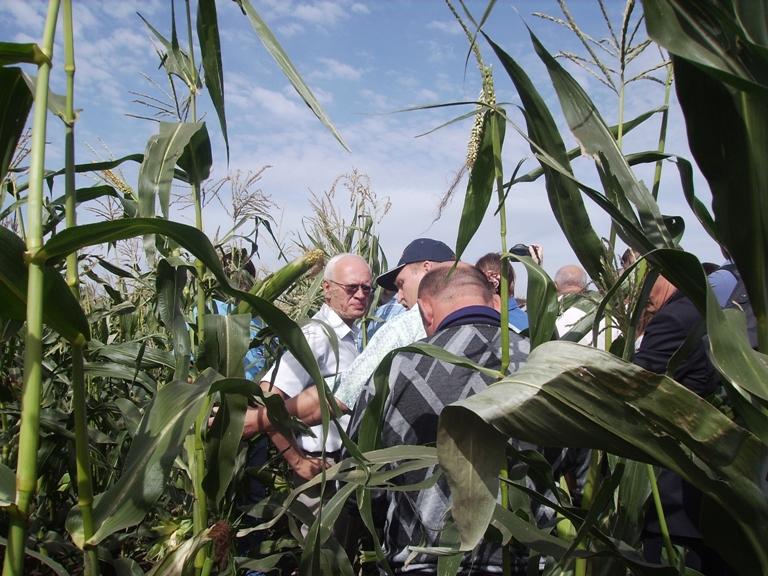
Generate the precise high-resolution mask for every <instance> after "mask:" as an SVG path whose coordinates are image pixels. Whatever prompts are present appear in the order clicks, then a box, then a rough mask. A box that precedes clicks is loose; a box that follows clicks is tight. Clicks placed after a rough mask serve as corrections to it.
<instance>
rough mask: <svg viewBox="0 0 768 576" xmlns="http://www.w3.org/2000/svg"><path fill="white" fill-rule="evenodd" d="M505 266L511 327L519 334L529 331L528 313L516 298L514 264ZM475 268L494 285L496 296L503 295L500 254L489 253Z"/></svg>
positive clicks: (509, 263) (506, 262)
mask: <svg viewBox="0 0 768 576" xmlns="http://www.w3.org/2000/svg"><path fill="white" fill-rule="evenodd" d="M504 266H506V268H507V278H508V279H509V281H508V285H509V291H508V294H509V298H508V301H507V310H509V325H510V326H511V327H512V328H514V330H515V331H516V332H517V333H518V334H519V333H521V332H523V330H528V313H527V312H525V310H523V309H521V308H520V305H519V304H518V302H517V298H515V270H514V268H512V263H511V262H510V261H509V260H506V261H505V263H504ZM475 267H476V268H477V269H478V270H480V272H482V273H483V274H485V277H486V278H488V281H489V282H490V283H491V284H492V285H493V287H494V289H495V291H496V294H497V295H500V294H501V267H502V260H501V255H500V254H499V253H498V252H489V253H488V254H486V255H485V256H482V257H481V258H480V259H479V260H478V261H477V263H476V264H475Z"/></svg>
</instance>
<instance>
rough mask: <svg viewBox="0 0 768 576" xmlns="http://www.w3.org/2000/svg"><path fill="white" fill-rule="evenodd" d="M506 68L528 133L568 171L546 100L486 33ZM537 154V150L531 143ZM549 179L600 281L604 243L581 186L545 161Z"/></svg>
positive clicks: (569, 235) (562, 217) (565, 222)
mask: <svg viewBox="0 0 768 576" xmlns="http://www.w3.org/2000/svg"><path fill="white" fill-rule="evenodd" d="M486 40H487V41H488V43H489V44H490V45H491V48H493V50H494V52H495V53H496V56H497V57H498V58H499V60H501V63H502V65H503V66H504V69H505V70H506V71H507V74H509V77H510V78H511V79H512V81H513V82H514V83H515V87H516V88H517V93H518V94H519V95H520V99H521V100H522V103H523V108H524V114H525V121H526V124H527V126H528V135H529V137H530V138H531V140H533V141H534V142H536V144H537V145H538V146H540V147H541V148H543V149H544V150H546V151H547V153H549V154H550V155H551V156H552V157H553V158H556V159H557V160H558V161H559V163H560V164H561V165H562V166H563V167H564V168H565V169H567V170H570V162H569V160H570V156H569V154H568V152H566V149H565V144H564V143H563V139H562V137H561V136H560V132H559V131H558V129H557V126H556V124H555V120H554V118H552V115H551V114H550V112H549V109H548V108H547V106H546V104H545V103H544V99H543V98H542V97H541V96H540V95H539V93H538V91H537V90H536V88H535V87H534V85H533V83H532V82H531V80H530V78H529V77H528V75H527V74H526V73H525V71H524V70H523V69H522V67H521V66H519V65H518V64H517V62H515V60H513V59H512V57H510V56H509V54H507V53H506V52H505V51H504V50H502V49H501V47H499V46H498V45H497V44H495V43H494V42H493V41H492V40H491V39H490V38H488V37H487V36H486ZM531 149H532V150H533V152H534V153H535V152H536V151H537V150H536V149H535V148H534V147H533V146H531ZM542 170H543V172H544V176H545V179H546V189H547V197H548V198H549V204H550V206H551V208H552V212H553V213H554V215H555V218H556V219H557V222H558V223H559V224H560V228H561V229H562V231H563V234H564V235H565V238H566V240H568V243H569V244H570V245H571V247H572V248H573V251H574V253H575V254H576V257H577V258H578V259H579V262H581V264H582V266H584V269H585V270H586V271H587V274H589V276H590V277H591V278H594V279H595V280H598V279H600V278H603V277H604V276H605V270H604V264H603V262H604V252H605V250H604V249H603V244H602V242H601V241H600V238H599V237H598V236H597V234H596V233H595V231H594V230H593V228H592V224H591V222H590V219H589V215H588V214H587V210H586V208H585V206H584V202H583V200H582V199H581V194H580V193H579V190H578V187H577V186H576V184H574V183H573V182H572V181H571V180H569V179H567V178H564V177H563V176H562V175H560V174H559V173H558V172H557V171H555V170H552V169H551V168H549V167H547V166H546V165H545V164H542Z"/></svg>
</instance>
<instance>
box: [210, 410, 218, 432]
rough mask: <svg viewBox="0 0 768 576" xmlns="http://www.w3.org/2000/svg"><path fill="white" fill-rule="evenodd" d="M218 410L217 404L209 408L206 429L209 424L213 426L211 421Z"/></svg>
mask: <svg viewBox="0 0 768 576" xmlns="http://www.w3.org/2000/svg"><path fill="white" fill-rule="evenodd" d="M218 412H219V407H218V406H214V407H213V408H211V415H210V416H208V429H210V428H211V426H213V421H214V420H215V418H216V414H218Z"/></svg>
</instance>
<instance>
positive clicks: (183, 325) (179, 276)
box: [155, 259, 192, 380]
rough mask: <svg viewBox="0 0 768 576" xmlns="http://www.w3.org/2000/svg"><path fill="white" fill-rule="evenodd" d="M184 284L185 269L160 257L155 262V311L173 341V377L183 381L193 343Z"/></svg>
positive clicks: (185, 377)
mask: <svg viewBox="0 0 768 576" xmlns="http://www.w3.org/2000/svg"><path fill="white" fill-rule="evenodd" d="M186 284H187V270H186V268H184V267H181V266H179V267H178V268H176V267H173V266H171V265H170V264H169V263H168V261H167V260H165V259H162V260H160V262H158V264H157V276H156V280H155V286H156V290H157V312H158V314H159V316H160V320H161V321H162V323H163V325H164V326H165V329H166V331H167V333H168V335H169V336H170V337H171V343H172V344H173V354H174V357H175V359H176V367H175V368H176V370H175V372H174V380H186V379H187V374H188V373H189V361H190V358H191V357H192V342H191V340H190V337H189V328H188V326H187V320H186V318H185V317H184V287H185V286H186Z"/></svg>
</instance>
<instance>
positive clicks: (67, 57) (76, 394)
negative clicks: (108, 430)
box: [63, 0, 99, 576]
mask: <svg viewBox="0 0 768 576" xmlns="http://www.w3.org/2000/svg"><path fill="white" fill-rule="evenodd" d="M63 7H64V13H63V17H64V26H63V29H64V71H65V73H66V77H67V96H66V109H65V118H66V120H65V141H64V157H65V160H64V161H65V174H64V186H65V195H66V196H65V197H66V202H65V216H66V224H67V228H72V227H74V226H76V225H77V212H76V210H77V203H76V201H75V105H74V94H75V47H74V34H73V29H72V0H64V3H63ZM79 283H80V278H79V274H78V268H77V252H73V253H72V254H70V255H69V256H67V285H68V286H69V289H70V290H71V291H72V293H73V294H74V296H75V298H77V299H78V300H79V299H80V288H79ZM71 354H72V411H73V412H74V420H75V462H76V470H77V503H78V506H79V508H80V514H81V516H82V519H83V540H84V541H85V542H87V541H88V539H89V538H90V537H91V536H92V535H93V485H92V482H91V461H90V455H89V453H88V413H87V401H86V391H85V374H84V370H83V343H82V342H76V343H74V344H73V345H72V348H71ZM83 554H84V573H85V576H96V575H97V574H98V573H99V561H98V556H97V555H96V550H95V549H94V548H92V547H85V549H84V553H83Z"/></svg>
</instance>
